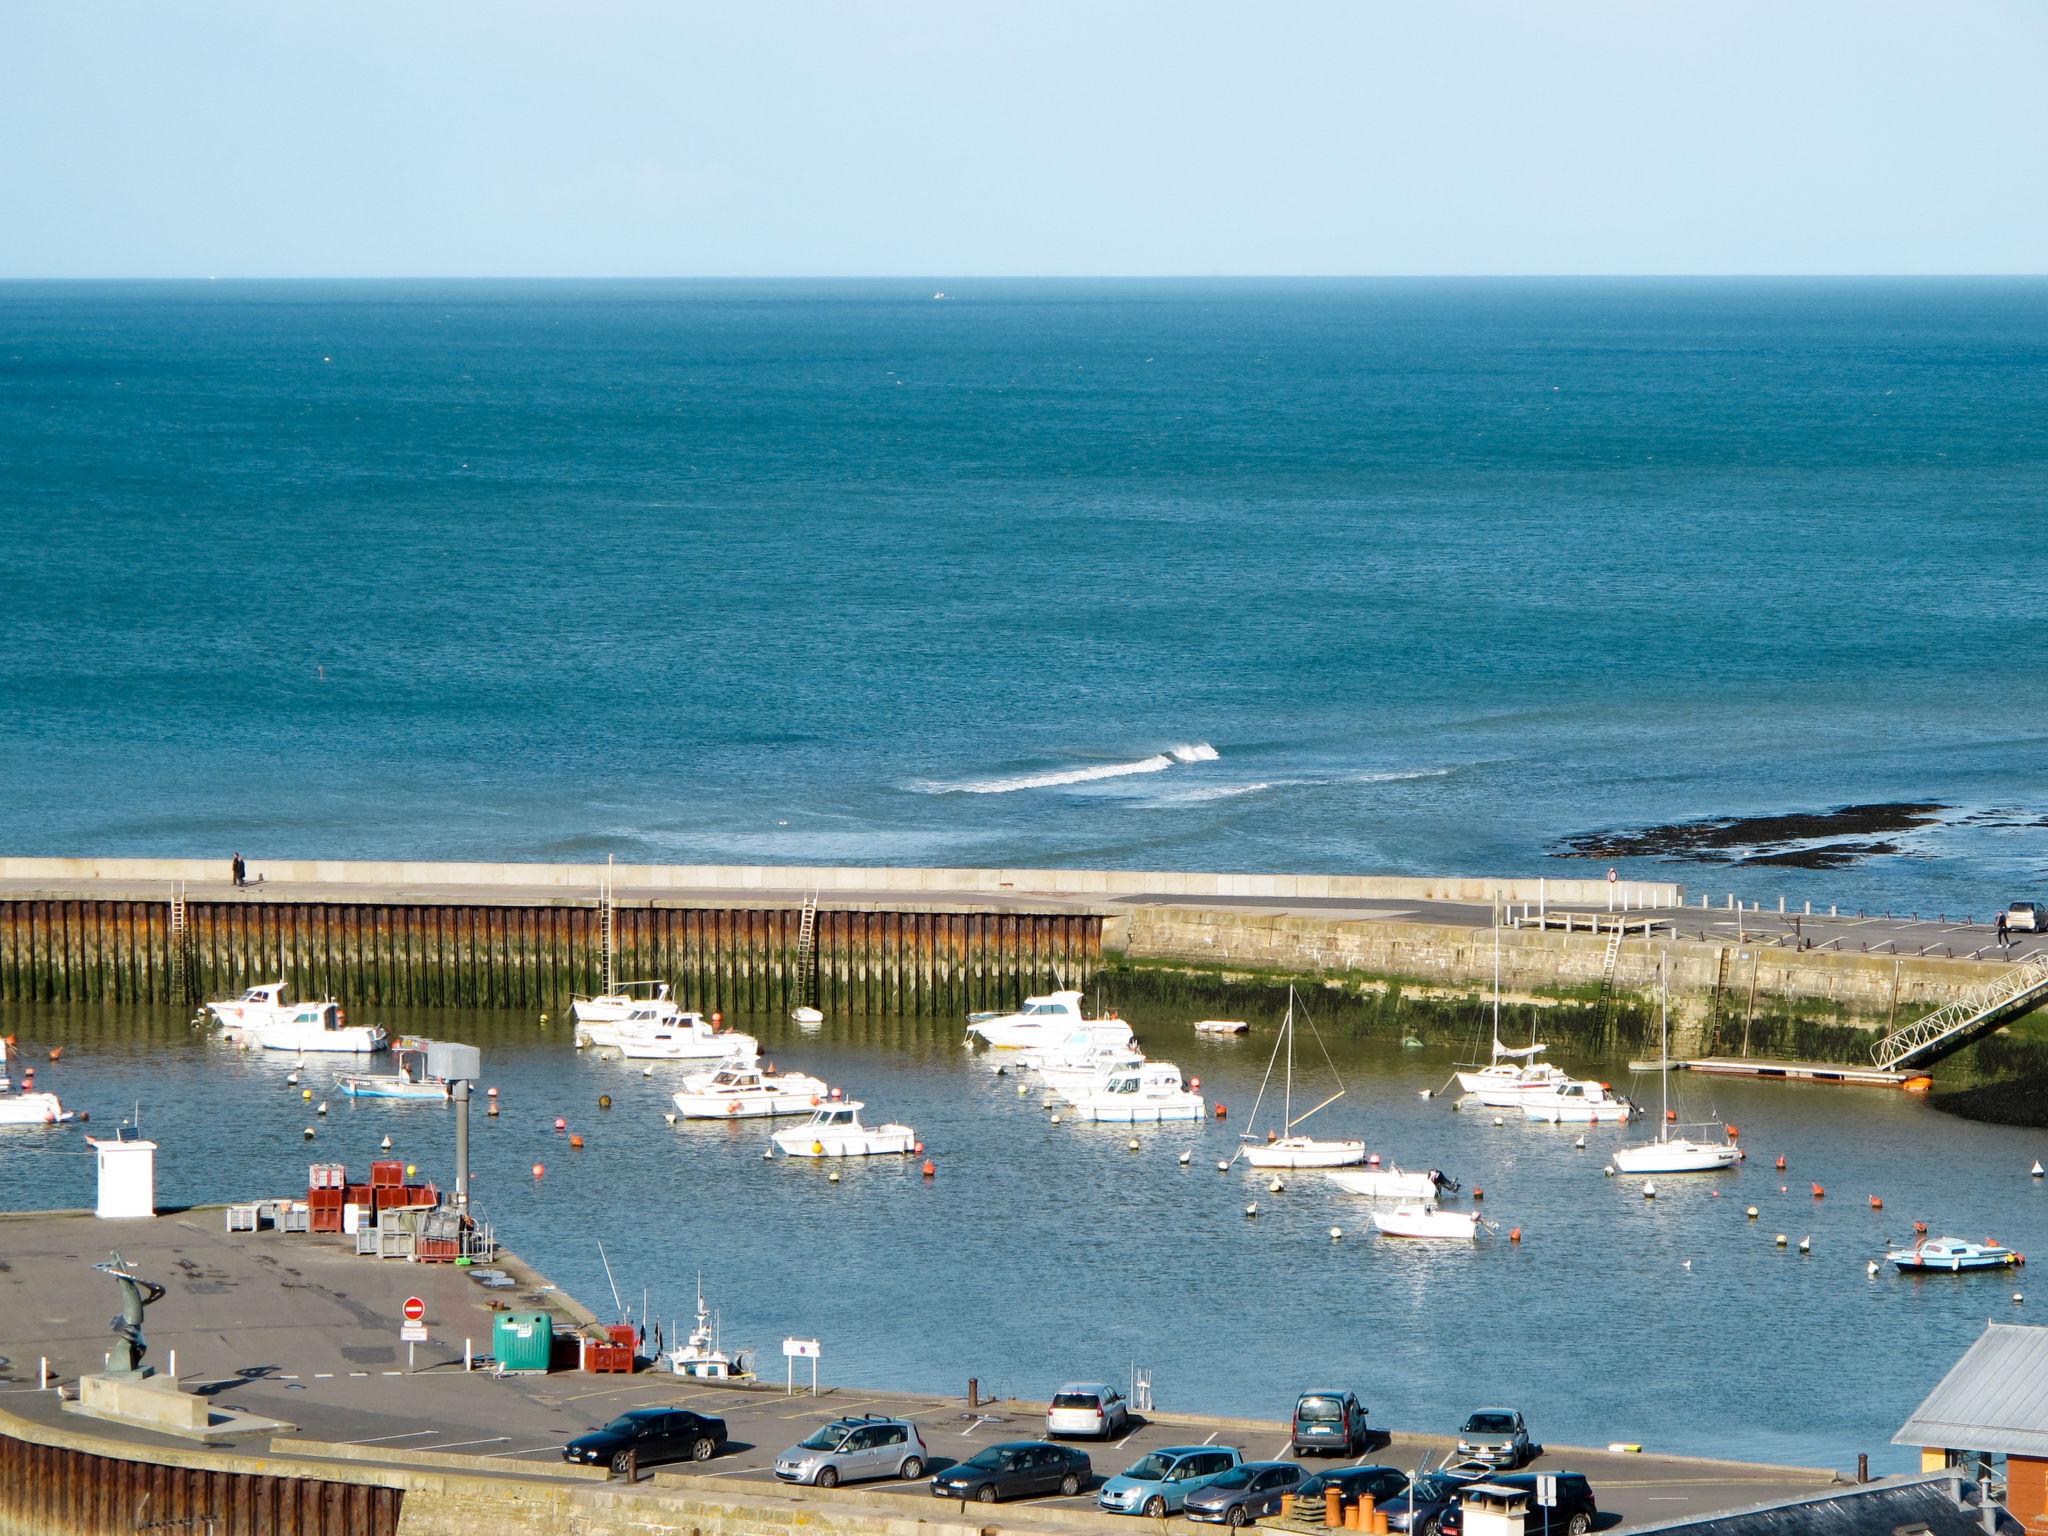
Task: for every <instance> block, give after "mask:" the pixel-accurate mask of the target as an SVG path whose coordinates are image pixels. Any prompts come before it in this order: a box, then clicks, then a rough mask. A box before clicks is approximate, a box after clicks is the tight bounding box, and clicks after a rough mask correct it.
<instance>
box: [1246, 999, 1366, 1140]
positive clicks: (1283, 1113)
mask: <svg viewBox="0 0 2048 1536" xmlns="http://www.w3.org/2000/svg"><path fill="white" fill-rule="evenodd" d="M1294 1003H1295V999H1294V988H1292V987H1289V988H1288V989H1287V1016H1286V1017H1285V1018H1284V1019H1282V1020H1281V1021H1280V1033H1279V1035H1278V1036H1276V1037H1275V1039H1274V1041H1273V1057H1272V1060H1270V1061H1268V1062H1267V1063H1266V1077H1265V1081H1264V1082H1261V1083H1260V1084H1259V1096H1258V1098H1257V1099H1255V1100H1253V1102H1252V1116H1251V1117H1252V1121H1253V1123H1254V1124H1256V1123H1257V1121H1258V1118H1259V1106H1260V1105H1261V1104H1263V1103H1265V1102H1266V1089H1267V1088H1268V1087H1270V1086H1271V1085H1272V1081H1273V1068H1274V1067H1275V1066H1276V1065H1278V1063H1279V1061H1280V1053H1281V1051H1282V1049H1283V1048H1284V1049H1285V1051H1286V1053H1287V1074H1286V1077H1285V1078H1284V1080H1283V1082H1282V1087H1281V1097H1280V1106H1281V1107H1280V1123H1281V1131H1280V1134H1278V1135H1274V1134H1273V1133H1272V1132H1271V1131H1268V1132H1267V1133H1266V1140H1265V1142H1264V1143H1263V1144H1261V1143H1258V1142H1254V1141H1252V1140H1250V1139H1249V1138H1247V1139H1246V1142H1245V1145H1244V1146H1243V1148H1242V1149H1241V1150H1240V1153H1239V1155H1240V1156H1241V1157H1243V1158H1244V1160H1245V1161H1246V1162H1247V1163H1249V1164H1251V1166H1252V1167H1254V1168H1348V1167H1350V1166H1352V1165H1353V1164H1355V1163H1362V1162H1364V1161H1365V1141H1364V1139H1363V1138H1362V1137H1326V1138H1322V1139H1318V1138H1316V1137H1314V1136H1303V1135H1300V1134H1299V1133H1298V1132H1296V1130H1295V1127H1296V1126H1298V1125H1300V1124H1301V1122H1302V1121H1304V1120H1306V1119H1308V1117H1309V1116H1310V1115H1313V1114H1316V1113H1318V1112H1320V1111H1322V1110H1325V1109H1327V1108H1329V1107H1330V1106H1331V1105H1332V1104H1334V1103H1336V1102H1337V1100H1339V1099H1341V1098H1343V1097H1344V1093H1345V1089H1344V1083H1343V1080H1342V1079H1338V1082H1337V1091H1336V1092H1335V1093H1333V1094H1331V1095H1330V1096H1329V1097H1328V1098H1327V1099H1325V1100H1323V1102H1322V1103H1320V1104H1318V1105H1317V1106H1316V1107H1315V1108H1314V1109H1311V1110H1309V1111H1307V1112H1306V1113H1304V1114H1300V1115H1297V1114H1295V1112H1294ZM1309 1029H1310V1031H1311V1032H1312V1033H1313V1032H1314V1031H1315V1021H1314V1020H1313V1019H1311V1020H1310V1021H1309ZM1316 1044H1317V1045H1318V1046H1319V1047H1322V1050H1323V1060H1324V1061H1325V1062H1328V1063H1329V1067H1330V1075H1331V1076H1332V1077H1336V1073H1337V1064H1336V1063H1335V1062H1334V1061H1331V1060H1330V1052H1329V1049H1328V1047H1326V1046H1323V1041H1322V1036H1321V1035H1320V1034H1317V1035H1316Z"/></svg>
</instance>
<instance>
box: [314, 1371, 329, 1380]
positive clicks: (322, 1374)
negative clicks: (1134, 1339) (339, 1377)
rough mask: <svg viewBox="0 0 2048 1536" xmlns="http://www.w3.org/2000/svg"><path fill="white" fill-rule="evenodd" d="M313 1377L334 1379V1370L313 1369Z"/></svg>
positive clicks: (316, 1378)
mask: <svg viewBox="0 0 2048 1536" xmlns="http://www.w3.org/2000/svg"><path fill="white" fill-rule="evenodd" d="M313 1379H314V1380H315V1381H332V1380H334V1372H332V1371H315V1372H314V1373H313Z"/></svg>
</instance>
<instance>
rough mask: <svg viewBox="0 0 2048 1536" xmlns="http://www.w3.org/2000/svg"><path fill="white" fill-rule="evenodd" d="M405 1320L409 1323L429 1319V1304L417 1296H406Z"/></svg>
mask: <svg viewBox="0 0 2048 1536" xmlns="http://www.w3.org/2000/svg"><path fill="white" fill-rule="evenodd" d="M405 1320H406V1321H407V1322H408V1323H423V1322H425V1321H426V1320H427V1304H426V1303H425V1302H424V1301H421V1300H420V1299H419V1297H417V1296H408V1297H406V1298H405Z"/></svg>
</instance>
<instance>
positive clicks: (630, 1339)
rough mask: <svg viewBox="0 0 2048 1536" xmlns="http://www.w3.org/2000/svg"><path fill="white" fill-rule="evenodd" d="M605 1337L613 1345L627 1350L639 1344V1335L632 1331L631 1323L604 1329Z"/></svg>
mask: <svg viewBox="0 0 2048 1536" xmlns="http://www.w3.org/2000/svg"><path fill="white" fill-rule="evenodd" d="M605 1337H607V1338H609V1339H610V1340H611V1341H612V1342H613V1343H614V1344H623V1345H625V1346H626V1348H628V1349H632V1348H634V1347H635V1346H636V1345H638V1344H639V1342H640V1335H639V1334H638V1333H637V1332H635V1331H634V1328H633V1325H632V1324H631V1323H613V1324H611V1325H610V1326H609V1327H607V1328H606V1329H605Z"/></svg>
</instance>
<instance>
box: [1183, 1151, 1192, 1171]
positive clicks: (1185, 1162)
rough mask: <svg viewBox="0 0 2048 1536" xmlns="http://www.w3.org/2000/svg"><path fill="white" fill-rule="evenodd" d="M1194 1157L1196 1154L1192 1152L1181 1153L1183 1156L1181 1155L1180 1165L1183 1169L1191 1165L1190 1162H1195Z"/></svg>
mask: <svg viewBox="0 0 2048 1536" xmlns="http://www.w3.org/2000/svg"><path fill="white" fill-rule="evenodd" d="M1194 1155H1195V1154H1194V1153H1192V1152H1183V1153H1181V1155H1180V1165H1181V1167H1183V1168H1185V1167H1187V1165H1188V1163H1189V1162H1190V1161H1192V1160H1193V1158H1194Z"/></svg>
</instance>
